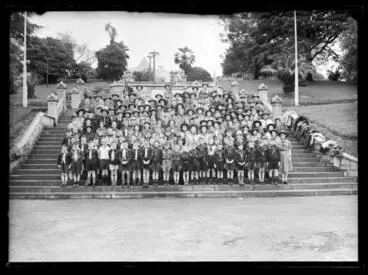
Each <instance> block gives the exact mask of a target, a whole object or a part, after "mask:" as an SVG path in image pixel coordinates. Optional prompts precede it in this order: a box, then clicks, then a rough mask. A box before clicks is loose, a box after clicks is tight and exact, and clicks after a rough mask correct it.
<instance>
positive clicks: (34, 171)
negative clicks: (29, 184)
mask: <svg viewBox="0 0 368 275" xmlns="http://www.w3.org/2000/svg"><path fill="white" fill-rule="evenodd" d="M14 174H16V175H43V174H50V175H51V174H56V175H58V174H60V169H58V168H57V166H56V164H54V169H52V168H24V167H23V166H22V167H21V168H18V169H15V171H14Z"/></svg>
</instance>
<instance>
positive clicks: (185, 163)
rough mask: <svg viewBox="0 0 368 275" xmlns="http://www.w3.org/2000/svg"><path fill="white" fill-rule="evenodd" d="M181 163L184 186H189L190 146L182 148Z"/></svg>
mask: <svg viewBox="0 0 368 275" xmlns="http://www.w3.org/2000/svg"><path fill="white" fill-rule="evenodd" d="M181 162H182V167H181V170H182V171H183V181H184V185H188V184H189V166H190V164H189V162H190V157H189V146H188V145H183V146H182V154H181Z"/></svg>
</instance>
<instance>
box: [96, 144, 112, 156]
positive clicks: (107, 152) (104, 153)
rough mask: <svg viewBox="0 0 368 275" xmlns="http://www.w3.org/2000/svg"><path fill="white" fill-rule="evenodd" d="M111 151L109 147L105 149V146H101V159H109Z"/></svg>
mask: <svg viewBox="0 0 368 275" xmlns="http://www.w3.org/2000/svg"><path fill="white" fill-rule="evenodd" d="M109 150H110V147H109V146H106V147H105V148H104V147H103V146H101V147H100V149H98V151H99V153H100V158H101V159H109Z"/></svg>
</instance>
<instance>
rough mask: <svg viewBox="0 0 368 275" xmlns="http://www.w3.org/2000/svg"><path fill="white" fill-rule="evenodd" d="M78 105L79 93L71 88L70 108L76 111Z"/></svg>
mask: <svg viewBox="0 0 368 275" xmlns="http://www.w3.org/2000/svg"><path fill="white" fill-rule="evenodd" d="M80 103H81V95H80V92H79V91H78V90H77V89H76V88H73V90H72V91H71V108H72V109H74V110H75V109H78V108H79V105H80Z"/></svg>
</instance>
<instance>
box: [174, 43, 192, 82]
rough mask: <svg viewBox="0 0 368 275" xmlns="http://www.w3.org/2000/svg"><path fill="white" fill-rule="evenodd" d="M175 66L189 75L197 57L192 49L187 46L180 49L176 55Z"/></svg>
mask: <svg viewBox="0 0 368 275" xmlns="http://www.w3.org/2000/svg"><path fill="white" fill-rule="evenodd" d="M174 62H175V64H178V65H179V68H180V69H182V70H183V71H184V73H185V74H186V75H187V74H188V72H189V70H190V68H191V67H192V65H193V64H194V62H195V56H194V52H193V50H192V49H189V48H188V47H187V46H185V47H184V48H179V49H178V52H176V53H175V55H174Z"/></svg>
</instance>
